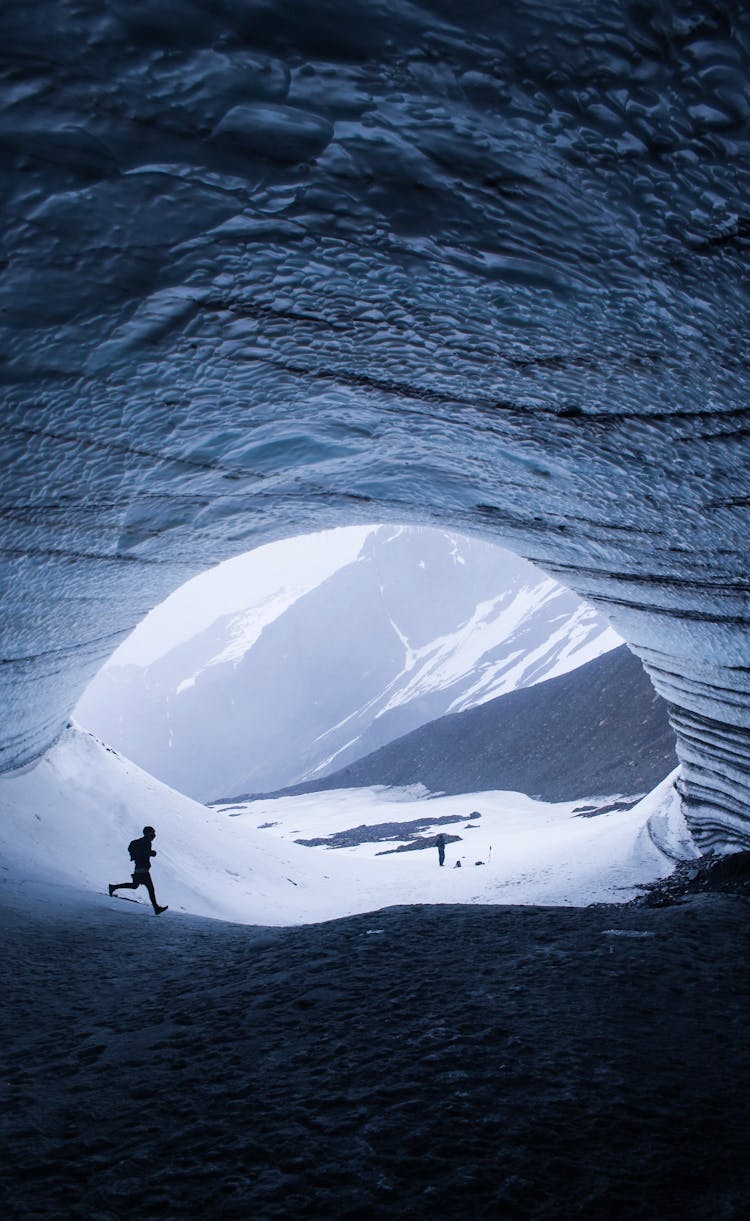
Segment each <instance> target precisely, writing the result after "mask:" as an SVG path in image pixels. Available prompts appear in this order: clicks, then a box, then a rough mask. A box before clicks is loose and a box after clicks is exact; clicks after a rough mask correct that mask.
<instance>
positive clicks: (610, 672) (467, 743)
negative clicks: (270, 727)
mask: <svg viewBox="0 0 750 1221" xmlns="http://www.w3.org/2000/svg"><path fill="white" fill-rule="evenodd" d="M676 762H677V760H676V756H675V739H674V734H673V732H672V730H671V728H670V726H669V721H668V718H667V709H666V705H665V703H664V701H663V700H662V699H661V698H660V697H659V696H658V695H657V694H656V692H655V691H654V689H653V687H652V686H651V683H650V682H649V681H648V678H647V677H646V675H645V673H644V671H643V667H642V665H641V663H640V661H638V659H637V658H636V657H634V656H633V654H632V653H630V651H629V650H628V649H627V648H626V647H625V646H624V645H623V646H621V647H620V648H618V649H615V650H613V651H612V652H609V653H606V654H604V655H603V656H601V657H598V658H596V659H595V660H594V661H590V662H588V663H587V664H586V665H584V666H581V667H580V668H579V669H577V670H573V671H572V672H571V673H569V674H565V675H562V676H561V677H559V678H554V679H550V680H549V681H548V682H544V683H539V684H538V685H536V686H533V687H529V688H526V689H524V690H520V691H514V692H511V693H510V694H508V695H504V696H501V697H500V698H499V699H496V700H491V701H490V702H488V703H486V704H482V705H480V706H479V707H478V708H471V709H468V710H467V711H466V712H461V713H457V714H454V715H451V716H446V717H441V718H440V719H439V720H437V721H433V722H431V723H430V724H429V725H424V726H422V727H421V728H420V729H417V730H414V731H413V732H412V733H410V734H407V735H406V736H405V737H402V738H399V739H398V740H397V741H395V742H392V743H390V744H389V745H388V746H384V747H382V748H381V749H380V750H377V751H375V752H374V753H373V754H371V755H368V756H367V757H366V758H364V759H360V760H359V761H358V762H356V763H353V764H351V765H350V766H348V767H345V768H342V769H341V770H340V771H337V772H334V773H333V774H332V775H329V776H326V777H325V778H324V779H322V780H319V781H317V782H312V783H307V784H301V785H296V786H293V787H291V788H288V789H286V790H284V792H285V793H287V794H292V793H302V792H314V791H316V790H320V789H326V788H331V789H334V788H350V787H357V786H359V785H374V784H385V785H412V784H423V785H424V786H425V787H426V788H427V789H429V790H430V791H431V792H443V793H471V792H476V791H478V790H481V789H511V790H513V791H516V792H521V793H527V794H528V795H529V796H531V797H537V798H540V799H541V800H544V801H569V800H575V799H576V798H590V797H611V796H615V795H629V796H634V795H636V794H638V793H644V792H647V791H649V790H650V789H652V788H653V787H654V786H655V785H656V784H658V782H659V781H660V780H662V779H663V778H664V776H666V775H667V773H668V772H670V771H671V770H672V768H673V767H674V766H675V764H676Z"/></svg>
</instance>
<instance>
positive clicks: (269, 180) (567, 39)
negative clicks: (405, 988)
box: [0, 0, 750, 844]
mask: <svg viewBox="0 0 750 1221" xmlns="http://www.w3.org/2000/svg"><path fill="white" fill-rule="evenodd" d="M0 45H2V46H3V48H4V51H5V54H6V56H8V59H9V66H8V67H7V69H6V71H5V73H4V76H3V77H2V94H1V96H0V104H1V105H2V109H1V110H0V167H1V169H0V172H1V173H2V185H3V196H4V199H5V222H6V223H5V226H4V230H5V241H4V266H3V276H2V280H0V298H1V300H0V306H1V307H2V312H1V313H0V319H1V320H2V325H3V328H4V348H5V357H6V359H5V361H4V364H3V403H2V416H1V421H2V422H1V424H0V427H1V428H2V447H3V470H4V477H3V483H2V492H1V496H2V500H1V502H0V503H1V505H2V512H1V520H2V538H1V540H0V541H1V543H2V561H1V562H2V567H1V569H0V572H1V573H2V577H1V579H2V586H3V618H2V642H1V643H2V659H3V664H2V666H0V674H1V675H2V679H1V681H2V683H3V707H4V708H5V710H6V716H5V718H4V723H3V727H2V739H3V740H2V746H1V747H0V751H1V753H0V767H2V768H4V769H9V768H14V767H18V766H20V765H22V764H23V763H25V762H26V761H28V760H30V759H32V758H34V757H35V756H37V755H38V754H39V753H40V752H41V751H43V750H44V749H45V748H46V747H47V746H48V745H49V743H50V742H51V741H52V740H53V739H54V738H55V737H56V735H57V733H58V732H59V729H60V727H61V725H62V723H63V722H64V720H65V717H66V715H67V713H68V711H69V709H70V707H71V706H72V705H73V703H74V702H75V700H76V698H77V696H78V694H79V693H80V691H81V689H82V688H83V686H84V685H85V683H86V681H87V680H88V678H89V677H90V676H91V674H92V673H93V672H94V671H95V669H96V668H97V667H98V665H99V664H100V663H101V661H102V660H103V659H104V657H105V656H107V654H108V653H109V652H110V651H111V650H112V648H113V647H114V646H115V644H116V643H117V642H118V641H119V640H121V639H122V637H123V635H124V633H126V632H127V631H128V630H129V629H130V628H131V626H132V625H133V624H134V623H135V622H136V621H137V620H138V619H139V618H140V616H141V615H142V614H143V613H144V612H145V611H146V610H147V609H148V608H149V607H151V606H152V605H154V604H155V603H156V602H158V601H159V600H160V599H161V598H163V597H164V596H165V595H166V594H167V593H168V592H169V591H170V590H171V589H173V588H174V587H175V586H176V585H177V584H179V583H180V582H182V581H183V580H184V579H185V578H186V577H187V576H188V575H190V574H192V573H194V572H196V571H198V570H199V569H201V568H203V567H206V566H207V565H209V564H211V563H213V562H216V561H218V560H219V559H222V558H225V557H227V556H229V555H232V554H236V553H238V552H239V551H242V550H246V549H248V548H249V547H251V546H253V545H254V544H256V543H261V542H268V541H271V540H273V539H274V538H278V537H281V536H284V535H289V534H292V533H297V532H301V531H305V530H312V529H320V528H321V527H324V526H331V525H336V524H344V523H351V522H353V521H363V520H364V521H368V520H369V521H382V520H398V521H403V522H407V521H419V522H432V523H436V524H440V523H447V524H450V525H451V526H453V527H456V528H461V529H465V530H468V531H475V532H477V533H479V534H482V535H484V536H485V537H487V538H491V539H494V540H496V541H499V542H504V543H506V544H507V545H510V546H512V547H514V548H515V549H516V550H517V551H519V552H520V553H522V554H523V555H525V556H527V557H528V558H531V559H534V560H536V561H538V562H539V563H540V565H542V566H543V567H545V568H546V569H547V570H548V571H550V572H552V573H554V574H555V575H557V576H559V577H560V578H561V579H562V580H563V581H565V582H566V583H567V584H569V585H570V586H571V587H573V588H574V589H576V590H577V591H578V592H579V593H581V594H582V595H584V596H585V597H588V598H590V599H591V600H593V601H595V602H596V603H597V604H598V605H599V606H601V607H603V608H604V609H605V610H606V611H607V612H608V613H609V614H610V616H611V618H612V619H613V621H614V623H615V625H616V627H617V629H618V630H619V631H620V632H621V633H622V634H623V635H624V636H625V637H626V638H627V639H628V640H629V641H630V642H631V643H632V646H633V647H634V648H635V649H636V651H637V652H639V653H640V654H641V656H643V657H644V659H645V661H646V664H647V666H648V669H649V671H650V673H651V674H652V676H653V679H654V682H655V683H656V685H657V687H658V689H659V690H660V692H661V693H662V694H663V695H665V696H666V697H667V699H668V700H669V701H670V703H671V705H672V707H673V710H674V711H673V717H674V724H675V728H676V729H677V732H678V735H679V751H680V757H681V759H682V765H683V766H682V780H681V784H682V790H683V795H684V803H685V808H686V813H687V816H688V818H689V820H690V821H691V825H692V826H693V828H694V830H695V831H697V833H698V834H699V835H700V836H702V839H703V842H704V843H724V844H726V843H744V844H750V703H749V700H748V695H749V687H750V665H749V659H748V645H747V626H748V581H747V574H748V541H747V540H748V533H749V532H748V511H749V509H750V479H749V477H748V464H747V459H748V423H749V420H748V410H747V402H746V392H747V385H748V368H747V350H746V348H747V323H748V318H747V313H748V305H747V292H748V280H747V254H748V243H749V242H750V214H749V213H748V203H747V201H748V199H749V198H750V173H749V170H750V162H749V158H748V118H749V117H750V90H749V87H748V80H749V79H750V77H749V74H748V59H749V58H750V54H749V51H750V17H749V16H748V10H747V9H746V7H745V6H743V5H737V4H735V3H730V2H729V0H726V2H724V3H721V2H718V0H716V2H714V3H707V4H706V3H703V4H696V3H692V2H691V0H684V2H682V3H672V4H658V3H657V4H645V3H637V2H636V3H632V4H630V5H626V4H623V3H609V2H607V0H602V2H601V3H597V2H596V0H564V2H563V0H559V2H558V0H520V2H519V3H514V4H513V5H500V4H497V5H490V4H485V5H476V6H472V5H465V4H459V3H456V2H455V0H431V2H429V3H424V4H415V3H406V2H403V3H399V2H397V0H346V3H344V0H289V2H288V3H281V2H276V3H274V2H273V0H223V2H222V0H161V2H160V3H159V4H158V5H148V4H142V3H140V2H138V0H37V2H29V3H24V4H20V3H19V4H8V5H4V6H2V9H0Z"/></svg>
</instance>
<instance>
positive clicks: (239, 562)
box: [107, 526, 378, 666]
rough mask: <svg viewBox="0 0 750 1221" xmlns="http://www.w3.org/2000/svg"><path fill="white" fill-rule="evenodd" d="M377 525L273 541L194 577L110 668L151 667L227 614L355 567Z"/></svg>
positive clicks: (156, 609) (137, 631)
mask: <svg viewBox="0 0 750 1221" xmlns="http://www.w3.org/2000/svg"><path fill="white" fill-rule="evenodd" d="M377 528H378V527H377V526H348V527H346V528H345V529H339V530H323V531H321V532H320V533H318V534H305V535H301V536H298V537H296V538H290V539H286V540H284V541H283V542H279V543H269V544H268V545H267V546H265V547H258V548H257V549H256V550H255V551H250V552H247V553H246V554H245V555H239V556H236V557H235V559H233V560H226V561H225V563H223V564H219V565H218V566H217V567H216V568H210V569H209V570H208V571H207V572H203V573H201V575H200V576H198V577H193V578H192V580H190V581H187V582H186V583H185V584H184V585H182V586H180V588H179V589H177V590H175V592H174V593H173V594H171V595H170V596H169V597H168V598H167V599H166V601H165V602H162V603H161V604H160V605H159V606H156V607H154V609H153V610H152V611H151V612H150V613H149V614H148V615H146V618H145V619H142V620H141V622H140V623H139V624H138V627H137V628H136V629H135V631H133V632H132V633H131V635H130V636H128V638H127V640H126V641H124V643H123V644H121V645H120V647H119V649H117V650H116V651H115V652H114V653H113V654H112V656H111V657H110V659H109V661H108V662H107V665H108V666H113V665H114V666H125V665H141V666H144V665H150V663H151V662H152V661H154V660H155V659H156V658H157V657H161V656H162V655H163V654H164V653H166V652H167V650H168V649H171V648H174V646H175V645H177V644H180V643H181V642H182V641H183V640H189V639H190V638H191V637H192V636H194V635H195V634H196V633H197V632H200V631H202V630H203V629H204V628H206V627H208V626H209V625H210V624H211V623H213V622H214V620H215V619H218V618H219V617H220V616H221V615H227V614H230V613H233V612H236V611H240V610H244V609H245V608H246V607H250V606H254V605H255V604H256V603H264V602H268V601H269V600H270V599H272V598H273V597H274V595H275V594H278V593H280V592H281V591H283V590H284V589H287V588H294V589H296V590H299V592H300V593H302V592H304V590H306V589H312V588H313V587H314V586H316V585H318V584H319V583H320V582H321V581H324V580H326V578H327V577H329V576H330V575H331V574H332V573H334V572H335V571H336V569H337V568H340V567H341V566H342V564H348V563H351V561H352V560H354V559H356V557H357V555H358V554H359V552H360V550H361V548H362V544H363V543H364V541H365V539H366V538H367V535H368V534H371V533H372V531H373V530H376V529H377Z"/></svg>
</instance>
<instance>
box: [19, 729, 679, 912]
mask: <svg viewBox="0 0 750 1221" xmlns="http://www.w3.org/2000/svg"><path fill="white" fill-rule="evenodd" d="M672 794H673V788H672V778H669V779H668V780H667V781H665V782H664V784H663V785H661V786H659V788H658V789H657V790H655V791H654V793H653V794H652V795H650V796H649V797H647V798H645V799H644V800H643V801H642V802H640V804H639V805H638V806H636V807H635V808H634V809H631V810H629V811H613V812H611V813H607V814H601V815H598V816H597V817H593V818H592V817H581V816H580V814H577V813H576V806H575V804H574V803H571V802H566V803H560V804H556V805H547V804H544V803H542V802H535V801H532V800H531V799H530V798H528V797H525V796H523V795H522V794H517V793H498V792H494V793H475V794H468V795H462V796H458V797H456V796H453V797H441V798H426V797H423V796H419V795H415V793H414V791H413V790H411V791H402V792H399V791H394V790H382V789H380V790H379V789H353V790H339V791H336V792H331V793H316V794H312V795H308V796H304V797H294V798H282V799H277V800H276V801H257V802H250V803H246V804H245V805H242V806H237V807H234V808H233V809H232V810H231V811H229V812H227V811H222V810H219V809H212V808H208V807H206V806H203V805H200V804H199V803H198V802H195V801H192V800H191V799H190V798H187V797H184V796H183V795H182V794H180V793H177V792H175V791H174V790H173V789H169V788H167V787H166V786H165V785H163V784H161V783H160V782H159V781H157V780H155V779H154V778H153V777H151V776H149V775H147V774H146V773H145V772H143V771H142V770H141V769H140V768H138V767H137V766H136V765H135V764H133V763H131V762H129V761H128V760H126V759H124V758H123V757H122V756H120V755H118V754H117V753H116V752H114V751H113V750H111V749H110V748H108V747H107V746H105V745H104V744H103V743H102V742H100V741H99V740H98V739H96V738H94V737H93V736H92V735H91V734H88V733H86V732H83V731H81V730H79V729H77V728H69V729H68V730H66V732H65V733H64V735H63V736H62V738H61V739H60V740H59V741H58V743H57V744H56V746H55V747H53V749H52V750H50V751H49V753H48V754H47V755H46V756H45V758H44V759H42V760H41V761H40V762H39V763H38V764H37V765H35V766H34V767H33V768H29V769H25V770H24V771H22V772H18V773H15V774H14V775H11V776H7V777H4V778H3V779H2V780H0V853H1V856H2V867H1V868H2V872H1V874H0V876H2V879H3V882H4V886H5V887H10V888H11V889H13V890H14V891H16V892H17V891H18V890H19V888H20V889H21V890H22V891H25V893H26V894H27V895H29V896H31V895H36V896H37V897H38V896H39V894H40V893H41V891H40V888H41V890H42V891H43V892H44V894H45V895H49V894H50V893H51V891H50V887H52V888H53V889H54V891H55V893H57V894H58V895H63V893H65V892H66V891H68V890H71V888H73V890H74V891H79V892H85V893H86V894H88V895H89V896H92V895H93V894H94V893H95V894H97V895H101V900H97V901H101V902H102V903H105V904H109V903H117V904H118V906H119V905H120V904H122V910H123V911H125V910H127V911H129V912H132V913H137V912H138V911H139V910H140V911H141V912H143V910H144V905H145V906H146V908H147V909H148V911H149V914H150V907H149V906H148V901H147V898H146V895H145V892H144V891H143V890H142V889H141V890H139V891H137V892H128V893H129V894H130V896H131V897H130V899H129V900H125V901H124V902H123V899H113V900H110V899H109V898H108V897H107V896H106V887H107V883H108V882H120V881H126V880H127V879H128V876H129V873H130V863H129V861H128V857H127V844H128V842H129V841H130V840H131V839H132V838H134V837H135V836H136V835H139V834H140V832H141V828H142V827H143V826H144V825H146V824H151V825H153V826H154V827H155V828H156V830H157V839H156V841H155V847H156V849H157V852H158V855H157V858H156V860H155V862H154V869H153V876H154V882H155V885H156V891H157V895H158V897H159V900H160V902H162V903H167V904H168V905H169V908H170V913H174V912H175V911H185V912H192V913H196V914H199V915H203V916H210V917H215V918H221V919H226V920H235V921H239V922H242V923H257V924H266V925H289V924H298V923H311V922H315V921H320V920H326V919H333V918H337V917H340V916H345V915H350V914H354V913H357V912H365V911H372V910H376V909H378V908H380V907H384V906H388V905H391V904H408V903H416V902H420V903H534V904H575V905H582V904H586V903H591V902H605V901H623V900H626V899H628V898H631V897H632V896H633V894H634V893H635V892H636V887H637V886H638V884H640V883H643V882H647V881H652V880H655V879H656V878H657V877H660V876H663V875H664V874H666V873H669V872H671V870H672V868H673V859H674V857H675V856H676V855H678V849H677V846H678V845H679V844H682V845H683V848H682V851H683V854H687V855H690V846H689V844H688V843H687V841H686V838H685V835H686V833H685V831H684V826H681V825H680V815H679V810H678V806H677V803H676V801H675V800H674V798H673V796H672ZM476 812H479V814H480V815H481V817H476ZM472 813H474V815H475V816H474V817H473V818H470V817H469V816H470V815H471V814H472ZM655 814H656V815H658V827H659V836H658V837H656V836H654V835H653V834H652V833H650V831H649V821H650V819H651V818H652V816H653V815H655ZM446 816H448V817H451V816H454V817H456V818H457V819H459V821H457V822H455V823H448V824H443V823H439V822H438V820H439V819H443V818H445V817H446ZM412 819H424V820H425V821H426V823H427V826H426V828H425V831H424V833H425V834H431V833H434V832H436V831H437V830H444V831H446V832H447V833H448V834H449V835H450V834H454V835H459V836H461V839H460V841H458V842H451V843H449V844H448V848H447V859H446V867H445V868H443V869H440V868H439V867H438V866H437V854H436V853H435V852H434V851H433V850H431V849H429V850H425V851H410V852H402V853H388V854H387V855H378V854H379V853H382V851H383V849H384V848H385V849H389V848H393V847H396V846H397V844H396V843H363V844H360V845H358V846H357V847H354V848H346V849H342V850H331V849H329V848H327V847H320V848H307V847H302V846H300V845H299V844H298V843H295V842H294V841H295V840H296V839H298V838H302V837H304V838H312V837H316V836H327V835H330V834H332V833H333V832H334V831H340V830H344V829H347V828H350V827H356V826H360V825H362V824H364V825H372V824H375V823H382V822H408V821H409V820H412ZM432 820H434V823H433V822H432ZM469 822H471V823H472V826H471V828H469V827H467V823H469ZM262 824H266V825H262ZM268 824H271V825H268ZM670 828H671V830H670ZM458 860H460V861H461V866H462V867H461V868H460V869H459V868H456V862H457V861H458ZM477 862H481V864H478V863H477ZM6 893H7V892H6ZM133 899H135V903H134V902H133ZM126 903H127V906H126Z"/></svg>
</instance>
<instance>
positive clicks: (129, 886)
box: [109, 827, 167, 916]
mask: <svg viewBox="0 0 750 1221" xmlns="http://www.w3.org/2000/svg"><path fill="white" fill-rule="evenodd" d="M155 837H156V832H155V831H154V828H153V827H144V828H143V835H142V837H141V839H133V840H131V841H130V843H129V844H128V852H129V853H130V859H131V861H132V862H133V864H134V865H135V869H134V870H133V881H132V882H117V883H114V884H113V883H112V882H110V884H109V897H110V899H111V898H112V895H113V894H114V893H115V891H116V890H137V889H138V887H139V886H145V887H146V890H147V891H148V897H149V899H150V900H151V905H152V907H153V909H154V915H156V916H160V915H161V913H162V912H165V911H166V910H167V908H166V907H160V905H159V904H158V903H157V902H156V894H155V893H154V884H153V882H152V881H151V857H152V856H156V853H155V852H154V850H153V848H152V847H151V845H152V843H153V842H154V839H155Z"/></svg>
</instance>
